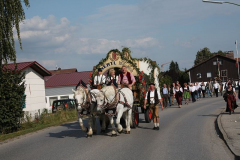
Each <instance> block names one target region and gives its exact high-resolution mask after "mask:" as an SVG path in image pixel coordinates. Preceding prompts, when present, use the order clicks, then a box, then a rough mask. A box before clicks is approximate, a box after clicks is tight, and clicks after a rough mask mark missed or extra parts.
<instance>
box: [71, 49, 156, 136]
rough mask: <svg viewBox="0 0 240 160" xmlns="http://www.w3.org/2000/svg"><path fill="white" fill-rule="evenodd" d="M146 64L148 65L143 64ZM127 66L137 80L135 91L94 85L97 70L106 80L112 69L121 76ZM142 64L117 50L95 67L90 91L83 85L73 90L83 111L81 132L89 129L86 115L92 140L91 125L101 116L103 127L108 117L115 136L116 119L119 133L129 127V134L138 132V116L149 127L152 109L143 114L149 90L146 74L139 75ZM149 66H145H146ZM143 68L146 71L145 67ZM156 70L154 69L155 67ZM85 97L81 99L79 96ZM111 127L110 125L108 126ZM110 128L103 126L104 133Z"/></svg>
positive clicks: (120, 87) (127, 131) (80, 121)
mask: <svg viewBox="0 0 240 160" xmlns="http://www.w3.org/2000/svg"><path fill="white" fill-rule="evenodd" d="M137 63H138V64H137ZM143 64H147V63H145V62H144V63H142V64H141V65H143ZM123 65H124V66H126V67H127V70H128V72H131V73H132V74H133V75H134V77H135V79H136V83H135V85H133V86H132V88H131V89H132V90H130V89H129V88H127V87H123V86H120V85H118V86H114V85H111V86H106V85H104V84H101V86H99V85H98V86H96V85H94V84H93V81H94V77H95V76H96V75H97V73H98V69H99V68H101V69H102V70H103V74H104V75H105V76H106V77H107V76H108V74H109V73H108V71H109V70H110V69H114V70H115V71H116V75H119V71H120V69H121V68H122V66H123ZM139 66H140V60H139V62H138V61H137V60H133V59H132V58H131V56H130V55H129V54H128V53H127V52H124V49H123V52H122V53H120V52H119V51H118V50H112V51H110V52H109V53H108V55H107V57H106V58H105V59H102V60H101V61H100V63H99V64H98V65H97V66H95V67H94V70H93V73H91V75H90V77H91V78H90V79H89V84H90V88H91V89H90V90H89V88H88V89H87V88H84V87H83V85H82V84H80V85H79V86H78V87H76V90H73V92H74V95H75V99H76V100H77V101H78V102H77V105H78V107H77V108H78V109H81V111H80V110H79V111H80V112H79V123H80V126H81V128H82V130H85V131H86V129H85V128H84V127H83V123H82V119H81V116H82V114H83V113H87V115H88V116H89V121H90V122H89V130H88V129H87V130H88V131H89V132H88V135H89V136H91V135H92V133H93V132H94V131H93V130H94V127H93V129H92V128H91V125H92V124H94V123H95V116H99V115H102V117H103V118H102V119H101V120H102V121H101V122H102V123H101V124H103V125H105V124H106V116H105V115H107V116H108V118H109V120H110V124H111V126H112V128H113V130H112V135H113V136H115V135H116V134H117V133H116V132H115V130H114V129H115V124H114V117H115V118H116V125H117V131H118V132H119V133H121V132H122V131H123V128H125V127H126V133H130V126H131V128H136V127H138V125H139V114H140V113H144V114H145V115H144V117H145V122H147V123H149V122H151V119H152V114H151V112H150V110H149V109H146V110H144V109H143V104H144V98H145V95H146V92H147V90H148V85H147V84H149V77H148V75H147V74H145V73H144V72H143V71H140V69H141V68H140V67H139ZM145 66H146V65H145ZM145 66H144V65H143V67H145ZM152 68H153V67H152ZM154 71H155V70H154V68H153V71H152V72H151V73H152V75H151V76H152V77H153V76H154V75H157V74H154ZM148 74H150V73H148ZM80 93H81V94H82V95H81V96H80V97H81V98H80V97H77V96H79V95H78V94H80ZM87 109H88V110H89V109H90V111H89V112H83V110H87ZM107 126H108V124H107ZM107 126H102V130H105V128H106V127H107Z"/></svg>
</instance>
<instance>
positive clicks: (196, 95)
mask: <svg viewBox="0 0 240 160" xmlns="http://www.w3.org/2000/svg"><path fill="white" fill-rule="evenodd" d="M198 90H199V86H198V83H196V85H195V91H196V92H195V99H197V100H199V97H198Z"/></svg>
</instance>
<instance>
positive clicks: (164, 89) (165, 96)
mask: <svg viewBox="0 0 240 160" xmlns="http://www.w3.org/2000/svg"><path fill="white" fill-rule="evenodd" d="M168 92H169V91H168V88H167V85H166V84H163V87H162V90H161V93H162V95H163V107H164V108H167V106H168V95H169V94H168Z"/></svg>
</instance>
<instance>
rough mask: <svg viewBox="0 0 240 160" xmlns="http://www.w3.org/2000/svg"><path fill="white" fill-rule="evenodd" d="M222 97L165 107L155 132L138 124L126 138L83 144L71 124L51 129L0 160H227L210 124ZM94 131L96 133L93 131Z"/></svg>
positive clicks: (18, 143) (9, 146) (17, 144)
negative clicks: (180, 105)
mask: <svg viewBox="0 0 240 160" xmlns="http://www.w3.org/2000/svg"><path fill="white" fill-rule="evenodd" d="M224 106H225V103H224V101H223V99H222V97H218V98H215V97H214V98H205V99H202V100H200V101H198V102H196V103H190V104H189V105H183V106H182V108H177V106H176V105H175V106H172V107H171V108H170V107H168V108H167V109H165V110H164V111H159V112H160V130H159V131H154V130H152V128H153V124H152V123H144V119H143V115H140V118H141V123H140V124H139V128H137V129H132V130H131V134H130V135H126V134H121V135H119V136H117V137H111V136H110V135H111V132H110V131H109V132H108V133H107V134H105V135H101V134H100V133H98V135H94V137H92V138H85V133H83V132H82V131H81V130H80V127H79V125H78V123H77V122H72V123H68V124H65V125H62V126H57V127H51V128H48V129H44V130H41V131H38V132H36V133H32V134H28V135H26V136H22V137H20V138H18V139H15V140H10V141H9V142H6V143H3V144H1V145H0V159H1V160H15V159H17V160H62V159H69V160H75V159H76V160H77V159H80V160H88V159H89V160H92V159H94V160H102V159H104V160H108V159H109V160H112V159H114V160H118V159H119V160H124V159H128V160H129V159H131V160H134V159H136V160H142V159H143V160H148V159H154V160H168V159H169V160H175V159H176V160H198V159H199V160H215V159H216V160H231V159H234V156H233V154H232V153H231V152H230V150H229V149H228V148H227V146H226V144H225V143H224V142H223V140H222V139H221V138H220V137H219V135H218V132H217V130H216V123H215V121H216V118H217V116H218V114H219V113H220V112H221V111H222V110H223V108H224ZM99 130H100V128H99Z"/></svg>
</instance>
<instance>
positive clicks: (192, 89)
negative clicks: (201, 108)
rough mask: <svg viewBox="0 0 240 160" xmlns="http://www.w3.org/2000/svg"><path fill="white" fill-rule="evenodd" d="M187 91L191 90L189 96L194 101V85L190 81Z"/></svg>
mask: <svg viewBox="0 0 240 160" xmlns="http://www.w3.org/2000/svg"><path fill="white" fill-rule="evenodd" d="M189 91H190V92H191V97H192V102H193V103H194V102H196V99H195V91H196V89H195V86H194V84H193V83H190V86H189Z"/></svg>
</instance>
